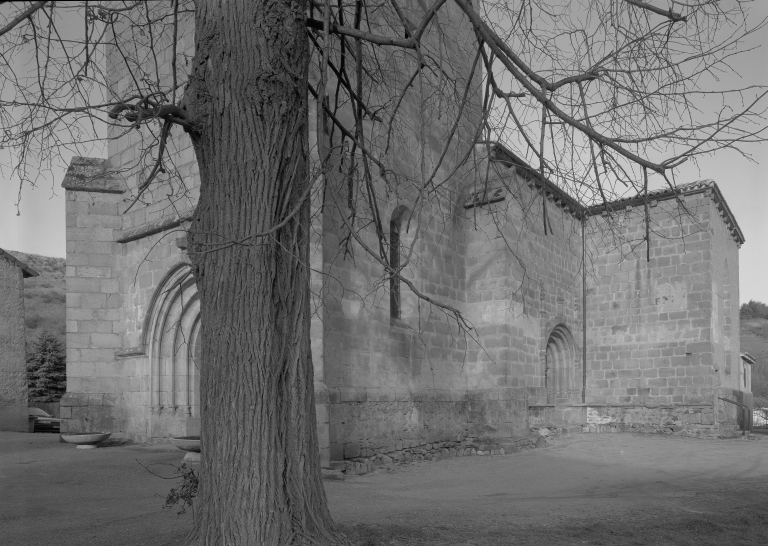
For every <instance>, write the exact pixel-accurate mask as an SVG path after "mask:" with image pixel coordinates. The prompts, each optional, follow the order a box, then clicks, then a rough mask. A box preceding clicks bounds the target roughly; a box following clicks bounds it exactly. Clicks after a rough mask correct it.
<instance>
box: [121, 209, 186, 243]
mask: <svg viewBox="0 0 768 546" xmlns="http://www.w3.org/2000/svg"><path fill="white" fill-rule="evenodd" d="M192 214H194V210H192V209H189V210H185V211H183V212H180V213H179V214H178V215H177V216H174V217H173V218H163V219H161V220H157V221H155V222H150V223H148V224H144V225H141V226H137V227H135V228H130V229H124V230H123V231H121V232H119V233H118V235H117V238H116V239H115V241H116V242H118V243H130V242H131V241H136V240H138V239H143V238H144V237H149V236H150V235H155V234H156V233H162V232H163V231H168V230H169V229H173V228H175V227H179V226H180V225H181V224H183V223H184V222H189V221H190V220H192Z"/></svg>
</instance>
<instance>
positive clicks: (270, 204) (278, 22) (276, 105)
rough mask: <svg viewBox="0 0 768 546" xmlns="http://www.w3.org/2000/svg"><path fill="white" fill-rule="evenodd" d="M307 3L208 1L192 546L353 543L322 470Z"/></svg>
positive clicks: (201, 62) (197, 225)
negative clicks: (342, 529)
mask: <svg viewBox="0 0 768 546" xmlns="http://www.w3.org/2000/svg"><path fill="white" fill-rule="evenodd" d="M306 9H307V2H306V0H272V1H270V0H257V1H249V0H228V1H220V0H219V1H216V0H198V1H197V12H196V21H195V32H196V36H195V41H196V48H195V58H194V60H193V63H194V65H193V71H192V78H191V81H190V86H189V88H188V89H187V91H186V94H185V103H186V104H187V105H188V106H187V107H188V110H189V113H190V118H191V119H193V120H194V121H195V123H196V124H197V126H198V128H199V129H200V133H199V135H197V136H195V137H194V138H193V144H194V149H195V153H196V155H197V161H198V165H199V169H200V181H201V186H200V199H199V202H198V205H197V209H196V211H195V216H194V220H193V225H192V228H191V230H190V258H191V260H192V263H193V266H194V273H195V277H196V280H197V285H198V291H199V294H200V303H201V313H202V325H201V327H202V364H201V388H200V395H201V396H200V401H201V416H202V432H201V435H202V446H203V451H202V461H201V467H200V476H201V485H200V490H199V491H198V496H197V499H196V506H195V522H194V529H193V532H192V534H191V535H190V537H189V539H188V544H190V545H202V544H205V545H213V544H216V545H219V544H233V545H239V544H242V545H256V544H267V545H272V544H275V545H278V544H280V545H282V544H342V543H345V540H344V538H343V536H342V535H341V534H340V533H339V532H338V531H337V529H336V527H335V526H334V524H333V522H332V520H331V517H330V514H329V512H328V509H327V505H326V497H325V491H324V489H323V486H322V482H321V479H320V468H319V452H318V443H317V433H316V428H317V426H316V421H315V405H314V391H313V377H312V376H313V370H312V358H311V354H310V339H309V325H310V311H309V270H308V260H309V244H308V243H309V235H310V234H309V229H310V223H309V202H308V200H307V199H303V197H305V190H306V189H307V185H308V184H309V183H310V181H309V179H308V105H307V100H308V99H307V76H308V63H309V49H308V44H307V36H306V28H305V23H304V19H305V17H306ZM302 199H303V204H301V202H302ZM297 207H299V211H298V213H296V214H295V215H294V216H292V217H291V218H290V220H289V221H288V222H287V223H285V225H284V226H282V227H281V228H280V229H278V230H276V231H274V232H273V233H271V234H270V235H269V236H266V237H258V238H250V239H248V237H249V236H251V235H253V234H256V233H261V232H266V231H269V230H270V229H271V228H273V227H274V226H275V225H277V224H279V223H280V222H282V221H284V220H285V219H286V217H288V216H289V214H290V213H291V211H294V210H295V209H296V208H297Z"/></svg>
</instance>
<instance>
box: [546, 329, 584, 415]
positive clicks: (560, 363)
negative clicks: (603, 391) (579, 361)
mask: <svg viewBox="0 0 768 546" xmlns="http://www.w3.org/2000/svg"><path fill="white" fill-rule="evenodd" d="M575 365H576V351H575V350H574V346H573V336H572V335H571V332H570V330H568V328H567V327H566V326H565V325H564V324H558V325H557V326H555V327H554V328H553V329H552V332H550V334H549V338H548V339H547V349H546V353H545V357H544V384H545V385H546V389H547V403H548V404H562V403H566V402H572V401H573V400H574V397H575V396H578V394H579V392H578V391H577V390H576V387H575V383H576V377H575V376H576V369H575V367H576V366H575Z"/></svg>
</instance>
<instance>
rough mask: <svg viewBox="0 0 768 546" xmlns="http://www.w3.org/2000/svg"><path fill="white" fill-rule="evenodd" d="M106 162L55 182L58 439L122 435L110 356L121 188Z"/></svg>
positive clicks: (115, 324) (117, 310)
mask: <svg viewBox="0 0 768 546" xmlns="http://www.w3.org/2000/svg"><path fill="white" fill-rule="evenodd" d="M110 168H111V167H110V165H109V162H108V160H106V159H91V158H84V157H74V158H72V162H71V163H70V166H69V169H68V170H67V174H66V176H65V177H64V181H63V182H62V187H63V188H64V189H65V190H66V200H67V203H66V213H67V215H66V218H67V276H66V287H67V393H66V394H65V395H64V397H63V398H62V399H61V418H62V424H61V430H62V432H82V431H103V432H113V433H118V432H120V431H121V430H122V427H123V424H122V412H121V409H120V404H119V394H120V393H119V389H118V384H117V383H118V382H117V378H116V377H115V375H116V365H115V349H118V348H120V347H122V328H123V321H122V320H121V318H122V317H121V312H122V311H121V307H122V296H121V294H120V282H119V280H118V277H117V275H115V274H114V271H113V269H114V264H115V256H116V255H117V254H118V253H119V252H120V248H119V245H118V244H116V243H115V242H114V240H115V234H116V232H118V231H119V230H120V228H121V227H122V218H121V216H120V212H119V210H118V209H119V207H118V205H119V203H120V201H121V195H122V193H123V192H124V185H123V183H122V181H121V180H120V179H118V178H117V177H116V176H115V175H114V174H112V173H111V172H110Z"/></svg>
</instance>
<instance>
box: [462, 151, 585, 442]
mask: <svg viewBox="0 0 768 546" xmlns="http://www.w3.org/2000/svg"><path fill="white" fill-rule="evenodd" d="M483 169H485V166H482V167H481V170H483ZM491 172H492V173H493V174H492V175H490V176H489V177H488V181H487V186H488V187H489V188H503V190H504V193H505V199H504V200H503V201H499V202H497V203H491V204H488V205H483V206H476V207H472V208H469V209H467V211H466V217H467V220H466V224H467V229H466V231H467V238H468V245H467V247H468V252H467V295H466V298H467V306H466V313H467V317H468V318H469V319H470V320H471V321H472V323H473V324H474V325H475V326H476V330H475V332H473V333H474V334H476V335H477V336H479V338H480V339H481V344H482V346H481V347H479V346H477V345H475V346H473V347H472V349H471V350H470V351H469V353H468V355H467V365H466V371H465V373H466V375H467V376H468V383H469V386H470V389H475V388H481V389H486V396H488V397H491V398H492V399H494V401H493V403H489V404H486V405H485V406H483V412H482V413H483V415H482V416H481V421H482V422H485V423H486V426H487V427H488V429H489V430H494V432H495V433H496V434H504V435H508V436H521V435H527V434H528V433H529V426H530V425H531V422H530V419H529V417H530V416H529V407H530V406H533V407H535V408H543V407H545V406H554V405H555V404H556V403H560V404H568V403H578V402H580V400H581V383H582V381H581V375H582V374H581V369H582V367H581V342H580V340H581V254H582V252H581V227H580V222H579V220H578V219H577V218H576V217H575V216H574V214H573V212H574V211H573V210H569V209H568V207H567V204H566V203H563V202H561V201H556V200H555V199H554V198H553V197H552V196H551V195H550V196H547V194H546V192H545V191H544V189H543V187H542V186H540V185H537V184H535V183H534V182H533V181H531V180H530V178H529V177H524V176H522V175H521V174H520V173H519V172H518V171H517V170H516V169H515V168H514V167H509V166H504V164H503V163H501V162H493V163H492V169H491ZM484 184H485V182H483V183H482V184H481V185H480V189H482V185H484ZM477 186H478V185H477V184H474V185H473V186H471V188H470V189H471V190H472V191H477V189H478V187H477ZM545 203H546V205H545ZM545 208H546V218H547V224H546V232H545V223H544V215H545V212H544V210H545ZM556 327H559V329H560V330H562V331H565V332H567V334H568V336H567V337H568V339H567V341H568V343H569V345H570V346H569V347H568V349H567V357H566V360H567V361H566V362H563V363H562V367H561V369H558V370H557V371H556V370H555V369H554V367H551V369H550V371H549V374H550V375H549V381H550V389H549V392H548V389H547V384H546V380H545V374H546V372H545V367H546V351H547V343H548V340H549V338H550V335H551V334H552V332H553V330H554V329H555V328H556ZM556 374H557V376H558V387H559V388H558V389H557V391H555V389H554V386H553V385H552V383H554V381H555V376H556ZM496 400H498V401H496ZM537 411H538V410H537ZM543 422H545V423H552V416H549V418H547V419H544V420H543ZM497 428H498V430H495V429H497Z"/></svg>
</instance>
